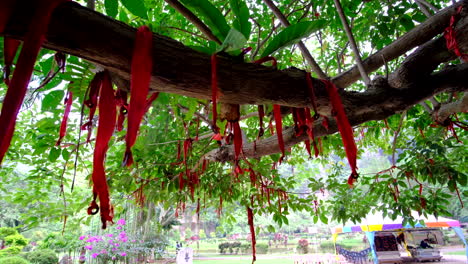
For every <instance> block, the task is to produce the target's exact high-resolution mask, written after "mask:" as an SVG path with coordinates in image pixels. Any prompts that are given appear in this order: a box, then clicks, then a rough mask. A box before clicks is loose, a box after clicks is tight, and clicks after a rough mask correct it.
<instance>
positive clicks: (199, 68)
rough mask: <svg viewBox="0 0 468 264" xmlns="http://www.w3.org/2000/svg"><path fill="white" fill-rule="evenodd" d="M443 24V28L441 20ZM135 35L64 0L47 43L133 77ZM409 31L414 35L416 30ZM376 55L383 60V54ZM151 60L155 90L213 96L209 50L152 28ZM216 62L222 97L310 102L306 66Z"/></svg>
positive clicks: (20, 28)
mask: <svg viewBox="0 0 468 264" xmlns="http://www.w3.org/2000/svg"><path fill="white" fill-rule="evenodd" d="M34 3H35V4H38V3H37V2H34ZM34 9H35V8H34V6H33V3H32V4H31V6H30V8H28V9H24V8H22V7H21V6H20V7H18V8H15V9H14V14H13V16H12V19H11V21H9V23H8V25H7V27H6V29H5V32H2V33H0V35H6V36H9V37H13V38H18V39H21V38H22V37H23V36H24V34H25V32H26V31H27V28H28V25H29V23H30V22H31V17H32V15H31V13H32V12H33V11H34ZM450 10H451V9H450ZM444 12H445V13H446V16H447V23H448V17H449V15H450V14H451V13H452V12H449V11H447V10H445V11H442V13H444ZM440 17H441V16H440V15H439V14H437V15H435V16H433V17H432V18H431V19H433V18H439V20H441V21H442V20H443V19H441V18H440ZM439 20H437V21H433V22H434V24H435V25H438V24H440V23H441V22H440V21H439ZM436 22H437V23H436ZM445 26H446V25H445ZM422 27H423V29H426V30H421V31H422V32H424V34H423V33H421V32H420V34H422V35H424V36H426V37H427V38H429V35H430V34H428V33H427V32H428V30H427V28H431V27H430V26H428V25H423V26H422ZM440 28H441V30H442V29H443V26H442V25H441V26H440ZM83 29H84V30H83ZM461 30H463V32H461V33H460V34H462V35H466V36H468V34H466V33H467V32H468V29H461ZM413 31H414V30H413ZM416 31H418V30H416ZM437 32H439V31H437V30H436V31H435V32H434V31H433V33H434V34H436V33H437ZM420 34H419V35H420ZM134 35H135V29H134V28H131V27H129V26H127V25H126V24H124V23H121V22H119V21H116V20H113V19H111V18H109V17H106V16H104V15H102V14H99V13H97V12H94V11H92V10H89V9H87V8H85V7H82V6H79V5H78V4H76V3H73V2H66V3H64V4H62V5H61V6H59V7H58V8H57V9H56V10H55V12H54V13H53V15H52V18H51V23H50V26H49V30H48V33H47V35H46V38H47V40H46V42H45V47H47V48H50V49H53V50H58V51H62V52H64V53H68V54H72V55H75V56H78V57H81V58H84V59H86V60H89V61H91V62H93V63H96V64H99V65H101V66H102V67H104V68H107V69H109V70H110V71H111V72H113V73H115V74H116V75H118V76H120V77H121V78H122V79H125V80H129V79H130V65H131V63H130V60H131V54H132V50H133V43H134ZM410 35H412V36H413V37H414V34H413V33H411V34H410ZM419 35H418V36H419ZM417 39H420V38H417ZM111 40H112V41H111ZM117 40H118V41H117ZM401 44H402V43H400V45H401ZM413 44H414V43H413ZM395 45H396V44H395ZM384 50H385V49H384ZM386 58H387V57H386ZM378 61H379V63H380V62H381V61H382V58H379V59H378ZM364 64H365V61H364ZM153 65H154V68H153V76H152V79H151V89H152V90H154V91H161V92H168V93H176V94H181V95H185V96H189V97H194V98H200V99H208V100H209V99H210V94H211V86H210V85H211V79H210V76H211V66H210V57H209V55H207V54H203V53H200V52H196V51H194V50H192V49H190V48H188V47H186V46H184V45H182V44H181V43H179V42H177V41H175V40H172V39H170V38H167V37H164V36H161V35H158V34H154V41H153ZM218 65H219V67H218V83H219V89H220V91H221V94H222V95H221V96H220V98H219V101H220V102H228V103H232V104H257V105H258V104H270V103H275V104H280V105H285V106H294V107H311V105H310V100H309V99H308V93H307V84H306V81H305V72H304V71H302V70H299V69H295V68H292V69H286V70H276V69H274V68H271V67H265V66H261V65H257V64H252V63H243V62H239V61H237V60H235V59H232V58H223V57H220V58H219V63H218ZM358 74H359V73H358ZM345 75H346V74H345ZM340 76H343V75H340ZM335 80H336V81H337V82H338V83H340V80H342V79H341V77H338V78H335ZM314 87H315V90H316V93H315V94H316V96H317V104H318V106H319V112H320V113H322V114H329V102H328V101H329V100H328V95H327V93H326V91H325V89H324V85H323V83H322V82H321V81H319V80H316V79H314ZM347 108H349V107H347Z"/></svg>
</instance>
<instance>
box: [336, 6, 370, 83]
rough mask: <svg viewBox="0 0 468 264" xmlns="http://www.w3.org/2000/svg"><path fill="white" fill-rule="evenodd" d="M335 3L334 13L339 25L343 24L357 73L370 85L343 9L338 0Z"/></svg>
mask: <svg viewBox="0 0 468 264" xmlns="http://www.w3.org/2000/svg"><path fill="white" fill-rule="evenodd" d="M333 1H334V2H335V6H336V11H338V15H339V16H340V19H341V23H342V24H343V28H344V30H345V32H346V35H347V36H348V39H349V42H350V44H351V49H352V50H353V53H354V57H355V59H356V64H357V66H358V69H359V72H360V73H361V77H362V80H363V81H364V83H365V84H366V85H369V84H370V79H369V76H368V75H367V73H366V70H365V68H364V66H363V65H362V60H361V55H360V54H359V49H358V46H357V44H356V41H355V40H354V36H353V33H352V32H351V28H350V27H349V25H348V21H347V20H346V16H345V14H344V12H343V8H342V7H341V3H340V1H339V0H333Z"/></svg>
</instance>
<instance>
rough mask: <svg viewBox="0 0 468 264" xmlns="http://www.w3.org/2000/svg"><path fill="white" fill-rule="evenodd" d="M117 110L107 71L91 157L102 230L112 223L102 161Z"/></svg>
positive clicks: (112, 131)
mask: <svg viewBox="0 0 468 264" xmlns="http://www.w3.org/2000/svg"><path fill="white" fill-rule="evenodd" d="M116 116H117V110H116V107H115V96H114V89H113V88H112V83H111V80H110V77H109V73H108V72H107V71H105V72H104V74H103V79H102V87H101V93H100V97H99V126H98V131H97V135H96V146H95V148H94V156H93V174H92V180H93V192H94V193H97V195H98V197H99V202H100V208H101V221H102V228H103V229H105V228H106V224H107V222H108V221H109V222H112V216H111V205H110V200H109V189H108V186H107V180H106V173H105V168H104V161H105V157H106V153H107V149H108V147H109V140H110V139H111V137H112V134H113V133H114V128H115V123H116Z"/></svg>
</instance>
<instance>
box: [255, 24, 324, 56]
mask: <svg viewBox="0 0 468 264" xmlns="http://www.w3.org/2000/svg"><path fill="white" fill-rule="evenodd" d="M326 25H327V22H326V21H325V20H323V19H320V20H315V21H304V22H299V23H297V24H293V25H291V26H289V27H287V28H285V29H283V30H282V31H281V32H280V33H278V35H276V36H275V37H274V38H273V39H272V40H271V41H270V42H269V43H268V46H267V47H266V48H265V50H263V52H262V55H260V57H262V58H263V57H266V56H268V55H270V54H272V53H274V52H275V51H277V50H280V49H283V48H286V47H288V46H291V45H293V44H295V43H297V42H299V41H300V40H301V39H303V38H305V37H307V36H309V35H310V34H312V33H314V32H316V31H318V30H320V29H322V28H324V27H325V26H326Z"/></svg>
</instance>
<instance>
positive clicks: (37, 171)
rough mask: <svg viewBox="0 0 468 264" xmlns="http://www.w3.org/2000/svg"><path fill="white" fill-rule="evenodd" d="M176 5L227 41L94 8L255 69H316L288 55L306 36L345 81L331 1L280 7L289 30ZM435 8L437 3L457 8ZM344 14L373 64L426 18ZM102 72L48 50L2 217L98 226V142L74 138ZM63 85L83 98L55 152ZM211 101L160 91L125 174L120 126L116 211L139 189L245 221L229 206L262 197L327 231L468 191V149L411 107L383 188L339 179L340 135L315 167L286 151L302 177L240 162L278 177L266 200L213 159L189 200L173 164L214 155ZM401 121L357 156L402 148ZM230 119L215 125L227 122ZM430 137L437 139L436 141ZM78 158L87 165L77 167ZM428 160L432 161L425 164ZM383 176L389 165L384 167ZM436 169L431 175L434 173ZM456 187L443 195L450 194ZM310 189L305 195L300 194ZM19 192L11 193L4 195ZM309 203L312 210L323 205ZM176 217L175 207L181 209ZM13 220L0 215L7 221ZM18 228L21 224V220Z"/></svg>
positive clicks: (438, 205) (440, 208)
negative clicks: (239, 58)
mask: <svg viewBox="0 0 468 264" xmlns="http://www.w3.org/2000/svg"><path fill="white" fill-rule="evenodd" d="M181 2H182V3H183V4H185V5H186V6H187V7H188V8H189V9H190V10H191V11H193V12H194V13H196V14H197V15H198V16H199V17H200V18H201V19H202V21H203V22H204V23H205V24H206V25H208V26H209V27H210V29H211V30H212V31H213V33H214V35H215V36H216V37H217V38H218V39H219V40H220V42H221V43H220V44H219V43H216V42H214V41H213V40H207V39H206V38H204V37H200V36H199V35H198V34H197V33H196V32H197V29H196V28H195V26H194V25H192V24H191V23H190V22H188V21H187V20H186V19H185V18H184V17H183V16H182V15H181V14H179V13H177V12H176V11H175V10H174V9H173V8H171V7H170V6H168V5H166V4H165V3H163V1H143V0H138V1H129V0H120V1H118V0H105V1H97V2H96V9H97V11H100V12H103V13H105V14H107V15H108V16H110V17H113V18H115V19H118V20H120V21H122V22H124V23H127V24H129V25H131V26H135V27H136V26H139V25H141V24H147V25H149V26H150V27H151V29H152V31H153V32H156V33H159V34H163V35H166V36H168V37H171V38H174V39H177V40H179V41H181V42H183V43H184V44H186V45H188V46H191V47H193V48H194V49H197V50H199V51H203V52H205V53H209V54H211V53H214V52H219V51H224V52H227V53H229V55H230V56H236V55H239V54H240V52H241V48H245V47H253V50H252V52H251V53H250V55H249V58H248V60H250V61H253V60H255V59H256V58H259V57H264V56H267V55H271V54H274V55H275V56H276V57H277V59H278V61H279V67H280V68H286V67H290V66H295V67H301V68H305V69H307V68H308V66H307V65H305V63H304V62H303V59H302V58H301V57H300V55H299V54H298V53H297V52H294V49H293V48H294V46H293V44H294V43H296V42H297V41H298V40H299V39H302V38H304V37H306V38H305V39H304V40H305V42H306V43H307V44H308V46H309V47H310V50H311V51H312V53H313V54H315V55H317V56H315V57H317V58H318V63H319V64H320V65H325V66H326V67H324V70H325V71H326V73H327V74H329V75H334V74H337V73H339V72H340V71H342V70H343V69H344V68H346V67H349V66H351V65H352V62H353V60H352V59H351V53H350V50H349V49H347V48H346V47H347V44H346V43H347V41H348V40H347V38H346V36H345V34H344V32H343V31H342V26H341V22H340V21H339V19H338V16H337V15H336V10H335V7H334V5H333V3H332V1H321V2H317V3H312V2H310V3H305V2H302V1H275V3H276V4H277V5H278V7H279V9H280V11H281V12H282V13H283V14H286V15H287V17H288V19H289V21H290V22H291V24H292V26H290V27H288V28H285V29H281V28H280V25H279V22H278V21H276V19H274V17H273V15H272V14H271V12H270V11H269V10H268V9H267V8H265V6H264V5H263V4H262V2H261V1H260V0H258V1H252V2H248V1H236V0H230V1H207V0H197V1H188V0H187V1H181ZM428 2H430V3H431V4H433V5H434V6H436V7H437V8H441V7H443V6H446V5H447V4H449V2H450V1H448V0H446V1H428ZM343 6H344V9H345V10H344V11H345V14H346V15H347V16H348V17H349V18H350V19H351V26H352V27H353V33H354V35H355V38H356V39H357V41H358V43H359V44H360V45H361V47H369V46H370V47H371V50H368V49H363V50H364V52H363V53H364V54H363V57H366V56H368V55H369V54H370V53H371V51H372V50H375V49H380V48H382V47H384V46H385V45H387V44H389V43H390V42H391V41H392V40H394V39H396V38H397V37H398V36H401V35H402V34H403V33H404V32H405V31H407V30H409V29H411V28H412V27H414V25H416V24H417V23H419V22H421V21H423V20H424V18H423V17H422V14H421V12H420V11H419V10H418V8H417V6H416V4H415V3H414V2H407V1H398V0H395V1H386V2H382V1H370V2H367V1H358V0H353V1H346V2H345V3H343ZM304 11H306V12H304ZM251 22H254V23H251ZM187 32H189V33H187ZM290 47H293V48H290ZM0 57H3V56H0ZM397 63H398V62H390V63H389V64H388V67H389V69H390V70H392V69H394V68H395V67H396V66H397ZM94 71H95V69H94V66H93V65H91V64H89V63H87V62H86V61H84V60H82V59H79V58H76V57H74V56H68V57H67V65H66V67H65V69H64V70H63V71H57V64H56V62H55V60H54V58H53V53H52V52H50V51H47V50H43V51H42V53H41V54H40V56H39V59H38V63H37V65H36V67H35V71H34V76H33V82H32V83H31V86H32V87H33V86H35V87H40V88H39V89H34V88H31V91H30V93H29V95H28V99H27V101H26V105H25V107H24V109H23V111H21V113H20V115H19V120H18V122H17V128H16V130H17V133H16V134H15V137H14V141H13V143H12V147H11V148H10V151H9V153H8V160H7V161H6V162H4V164H3V167H2V168H1V169H0V178H1V179H2V181H1V184H0V198H2V199H0V203H2V205H3V203H4V202H6V203H7V204H5V206H2V207H0V213H1V214H2V215H8V214H7V213H6V212H3V210H5V209H4V208H6V206H8V207H10V208H12V210H11V211H14V212H19V214H18V213H15V214H12V215H14V219H11V221H10V220H8V221H9V222H14V221H19V220H20V218H21V220H22V221H24V222H25V223H27V224H32V223H33V224H34V223H35V224H37V223H39V222H40V221H43V219H47V221H58V220H61V219H64V217H68V216H70V215H78V217H79V218H80V219H79V220H82V219H84V220H86V221H89V219H90V218H85V217H84V216H83V214H82V212H83V211H82V209H83V208H85V207H86V206H87V203H88V202H89V197H90V193H91V192H90V191H89V190H86V191H84V190H83V189H85V188H87V179H89V176H90V174H91V173H90V172H91V158H90V157H91V152H92V148H93V143H90V144H79V143H83V139H81V140H80V141H78V140H77V138H78V137H79V135H81V136H83V135H82V132H80V131H79V130H80V129H79V125H80V119H81V118H83V117H82V116H83V115H84V116H86V114H87V112H86V111H85V112H84V113H82V110H81V104H82V102H83V100H84V97H85V94H86V89H87V87H88V85H89V82H90V80H91V78H92V75H93V72H94ZM51 74H55V75H54V76H55V77H54V78H52V79H51V80H50V81H48V82H45V81H44V80H46V79H50V78H47V77H48V76H50V75H51ZM0 87H1V88H2V89H0V95H3V93H4V91H5V85H4V84H0ZM361 88H362V86H359V85H356V86H354V87H353V89H356V90H358V89H361ZM65 89H68V90H70V91H72V92H73V94H74V96H75V99H74V102H73V107H72V114H71V115H70V118H71V120H70V122H69V132H68V135H67V136H66V137H65V140H64V142H65V143H66V144H62V146H55V142H56V140H57V138H58V130H59V129H58V127H59V124H60V119H61V115H62V113H63V108H64V107H63V104H62V101H63V98H64V96H65V92H64V90H65ZM207 105H208V104H207V102H206V101H202V100H196V99H193V98H185V97H182V96H178V95H172V94H161V95H160V96H159V98H158V99H157V101H156V102H155V103H154V105H153V108H152V109H150V111H149V113H148V114H147V117H146V120H145V123H144V124H143V125H142V128H141V131H140V135H139V139H138V141H137V143H136V145H135V147H134V153H135V161H136V164H137V166H135V168H134V169H132V170H127V169H126V168H122V167H121V160H122V157H123V152H124V143H123V140H122V139H123V136H124V133H125V132H116V133H115V135H114V138H115V141H112V142H111V145H110V149H109V152H108V156H107V160H106V167H107V169H108V175H109V180H108V182H109V185H110V187H111V190H112V192H113V196H114V197H113V198H114V201H115V203H116V213H117V214H119V213H122V212H123V211H124V209H123V207H122V206H120V207H119V205H118V203H119V202H122V203H123V201H126V199H123V198H122V197H125V198H127V197H129V196H132V195H133V196H136V194H137V193H138V190H140V189H141V190H143V193H144V197H145V198H146V200H147V201H152V202H163V203H164V205H165V207H166V209H167V208H168V207H169V206H174V205H179V207H182V204H184V205H185V204H186V203H187V204H188V205H194V204H195V205H196V204H197V203H198V202H199V201H200V202H201V203H203V205H205V206H206V207H210V206H211V207H214V208H218V210H219V211H220V213H221V214H222V215H223V216H224V217H225V218H226V221H231V222H233V221H236V220H237V219H239V217H236V216H234V215H233V214H229V212H228V209H229V207H228V206H229V205H228V204H231V205H232V204H234V205H235V206H240V207H242V208H245V206H252V204H251V200H250V199H251V197H254V198H255V201H254V204H253V206H255V209H254V210H255V214H256V215H261V214H264V215H272V219H273V220H274V221H275V222H276V223H277V224H278V226H282V225H283V224H285V225H288V224H289V223H290V220H289V219H288V217H289V216H290V215H289V212H290V211H296V212H306V213H307V214H309V215H312V217H313V220H314V222H318V221H319V220H320V221H322V222H324V223H328V221H329V218H330V217H332V218H333V219H335V220H338V221H346V220H353V221H358V220H359V219H360V218H362V217H363V216H365V215H366V214H367V213H369V212H370V211H371V210H372V209H378V210H383V211H384V212H386V213H388V214H391V215H399V214H402V213H403V214H406V213H408V211H409V210H411V209H416V210H418V209H421V210H422V211H424V212H427V213H437V214H440V215H448V214H451V213H452V214H453V212H451V211H453V210H452V209H450V208H448V205H449V204H453V203H451V201H452V200H451V199H452V197H453V196H454V192H456V186H465V185H466V173H464V172H463V168H464V167H466V158H464V157H466V155H465V156H463V155H464V154H466V151H465V150H464V149H463V144H459V143H455V140H454V139H453V138H449V140H447V141H445V139H446V138H445V137H442V136H441V135H443V133H440V131H441V130H442V129H435V128H430V127H429V124H430V123H431V121H430V117H429V116H428V115H427V113H424V112H423V111H422V110H421V108H420V107H415V108H414V109H411V110H410V111H409V112H408V114H407V122H406V123H405V124H404V127H403V128H402V133H401V136H400V137H399V138H398V141H397V149H398V151H399V152H402V153H403V154H402V155H400V156H399V157H398V158H399V161H398V164H397V165H398V168H399V169H395V171H393V172H392V173H384V174H379V176H378V179H379V180H378V182H377V181H376V177H375V175H376V174H375V173H373V174H369V175H361V178H360V181H359V184H358V186H357V187H356V188H354V189H352V190H351V189H349V188H348V186H347V185H346V183H345V176H344V175H346V174H349V172H348V171H346V170H345V169H344V164H343V162H341V159H340V158H342V157H343V156H344V152H343V151H342V149H341V147H337V146H341V145H342V143H341V139H340V138H339V136H337V135H332V136H328V137H326V138H323V140H322V146H321V147H322V149H321V150H322V151H321V155H323V156H322V158H320V159H317V160H316V161H314V162H308V161H307V156H306V154H305V153H304V151H303V150H300V148H302V146H297V147H294V148H293V149H292V150H291V155H290V156H289V157H288V158H287V159H286V161H285V162H286V163H288V164H290V165H291V166H293V167H294V168H296V171H298V173H290V172H287V171H282V170H284V167H283V168H279V169H276V168H272V167H274V166H273V165H274V164H275V162H276V161H277V160H278V158H279V156H278V155H272V156H271V157H264V158H262V159H261V160H249V161H248V164H247V162H244V161H241V163H240V164H241V166H243V167H247V166H251V167H252V169H253V170H255V172H256V173H257V174H258V175H262V176H261V177H262V180H263V181H264V182H269V183H270V185H268V187H269V188H270V189H271V190H273V191H272V192H271V195H270V196H269V197H268V196H266V195H263V194H262V189H261V188H257V187H256V186H255V185H253V184H251V182H250V177H249V174H248V173H244V174H239V175H238V177H237V178H236V177H234V175H233V171H234V170H233V169H232V168H231V167H230V166H229V165H224V164H210V165H209V167H208V170H207V171H206V172H205V173H204V174H202V175H200V184H199V185H198V188H197V190H196V192H195V194H194V196H191V195H190V192H189V190H188V189H182V190H181V189H180V188H179V185H180V184H179V182H178V181H179V179H178V177H177V175H179V174H180V173H181V172H185V170H186V168H185V167H184V166H178V165H175V164H180V163H177V162H180V160H177V155H176V154H177V149H178V144H181V143H183V141H184V140H185V139H187V138H191V139H194V138H196V137H197V136H200V139H199V140H194V141H193V145H192V146H193V147H192V150H191V153H190V156H189V157H188V158H187V168H189V169H191V168H194V167H196V166H200V158H201V156H202V155H203V154H204V153H206V152H207V151H209V150H211V149H213V148H217V147H218V145H217V144H216V143H214V142H213V141H210V139H209V137H205V138H202V136H203V135H207V134H209V132H210V125H209V124H206V123H204V122H203V120H202V119H200V118H199V116H198V115H199V114H201V115H202V116H203V117H209V114H207V112H209V111H208V108H209V107H208V106H207ZM182 109H186V110H182ZM254 111H256V106H243V107H242V109H241V113H242V114H248V113H251V112H254ZM266 112H267V113H268V112H271V107H270V106H266ZM206 119H209V118H206ZM460 119H461V120H466V115H463V116H460ZM399 120H400V115H395V116H392V117H390V118H389V119H388V120H387V122H388V125H389V127H390V129H388V130H387V129H386V128H385V125H384V123H383V122H377V121H372V122H369V123H367V124H365V125H363V126H362V127H359V128H357V129H356V130H357V132H362V134H363V135H360V134H358V133H357V134H356V138H359V142H358V144H359V146H360V147H361V150H360V154H361V155H363V154H364V152H366V151H371V150H380V149H381V150H383V152H384V153H385V154H386V155H389V154H391V153H392V151H395V150H394V149H392V146H391V144H389V142H392V141H393V139H394V138H393V135H394V133H395V131H396V130H397V127H398V123H399ZM267 121H268V120H267ZM258 122H259V120H258V118H257V117H251V118H248V119H246V120H244V121H242V122H241V126H242V129H243V131H244V132H245V134H246V138H247V141H250V142H251V141H253V140H256V139H257V135H258V129H257V127H258ZM198 124H200V125H198ZM225 125H226V124H225V123H221V124H219V126H220V127H221V128H223V127H224V126H225ZM284 125H285V126H291V125H292V119H291V118H290V117H286V118H285V120H284ZM417 128H421V129H423V130H424V131H425V134H426V139H425V138H424V137H423V136H422V135H420V134H419V132H417ZM271 135H272V132H270V131H269V130H268V129H267V131H266V133H265V137H267V136H271ZM431 135H432V136H437V135H439V137H438V138H436V139H431V138H430V136H431ZM459 138H460V140H462V141H466V133H461V134H460V135H459ZM426 146H429V147H426ZM77 154H79V156H78V157H77V156H76V155H77ZM332 154H336V155H338V156H339V158H338V157H336V156H331V155H332ZM413 154H418V155H413ZM325 157H336V159H333V161H332V162H331V163H332V165H327V171H326V172H325V173H321V175H320V176H319V175H318V174H319V172H318V169H317V168H318V165H317V163H321V164H324V163H330V161H329V160H328V159H326V158H325ZM75 158H76V159H77V161H78V162H77V167H76V168H75V167H74V166H75V162H74V161H75ZM429 159H432V160H433V161H434V164H432V163H430V162H429V163H427V162H428V160H429ZM315 162H316V163H315ZM57 164H63V166H57ZM285 167H286V166H285ZM388 167H390V165H389V166H388ZM75 169H76V170H77V179H76V181H77V184H75V190H74V191H73V192H70V191H69V190H70V188H71V186H72V185H73V181H72V178H74V170H75ZM361 169H362V168H361ZM381 169H384V168H380V169H379V170H378V171H380V170H381ZM378 171H371V172H378ZM405 172H412V173H413V175H414V178H412V179H410V180H409V183H408V182H407V181H406V174H405ZM429 172H431V173H432V175H433V176H431V177H430V176H429ZM448 175H450V177H449V176H448ZM417 181H419V182H422V183H424V185H425V186H424V190H423V194H422V196H423V197H424V198H425V199H426V201H427V204H426V208H422V204H421V200H420V199H419V198H420V196H419V195H417V194H418V191H419V189H418V188H419V186H418V184H417ZM463 183H465V184H463ZM447 184H448V186H449V189H448V191H447V190H446V189H444V186H446V185H447ZM426 185H428V187H426ZM429 185H431V186H430V187H429ZM432 185H434V186H435V187H432ZM395 186H398V188H399V192H400V193H399V197H398V199H397V201H395V200H394V198H393V197H394V196H393V195H389V194H392V193H394V192H395ZM301 188H302V191H304V193H306V194H305V195H300V194H299V195H296V194H294V193H295V192H296V191H297V190H298V189H301ZM12 189H15V192H10V191H9V190H12ZM278 190H284V191H288V192H289V195H288V199H287V200H281V198H280V196H279V194H278ZM302 191H301V193H302ZM464 191H466V188H462V187H459V192H460V193H461V196H462V197H466V193H464ZM323 192H325V193H328V194H329V196H327V199H323V196H321V194H322V193H323ZM57 194H61V195H66V197H65V198H66V199H64V200H65V202H63V201H58V199H56V197H57ZM62 197H63V196H62ZM67 200H68V202H67ZM70 201H73V202H70ZM314 201H316V202H317V206H314V204H315V203H314ZM223 203H224V205H222V204H223ZM278 204H281V206H278ZM14 206H16V208H14ZM222 207H224V208H225V209H224V210H223V209H222ZM24 208H26V209H27V211H26V210H25V209H24ZM226 208H228V209H226ZM180 210H181V209H180V208H176V210H174V211H180ZM57 212H61V213H57ZM80 212H81V214H80ZM223 212H224V213H223ZM459 213H460V212H459ZM6 219H7V218H3V217H2V220H1V221H6ZM22 223H23V222H21V223H19V222H18V223H16V225H19V224H22ZM268 228H269V230H270V231H273V229H274V227H273V226H272V225H268Z"/></svg>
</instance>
